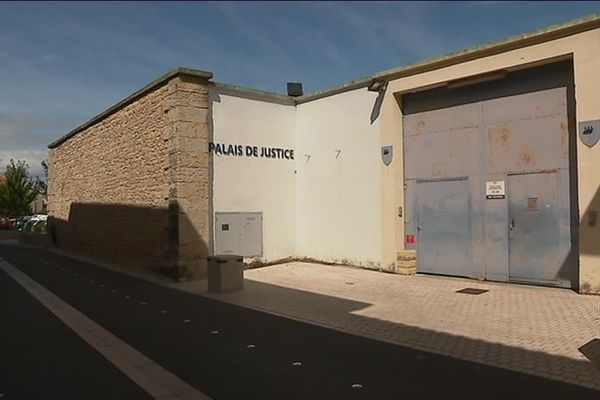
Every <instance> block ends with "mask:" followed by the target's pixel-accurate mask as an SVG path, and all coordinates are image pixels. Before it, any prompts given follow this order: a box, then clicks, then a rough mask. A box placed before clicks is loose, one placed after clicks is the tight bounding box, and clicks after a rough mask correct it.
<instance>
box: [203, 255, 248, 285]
mask: <svg viewBox="0 0 600 400" xmlns="http://www.w3.org/2000/svg"><path fill="white" fill-rule="evenodd" d="M243 288H244V259H243V258H242V256H234V255H222V256H212V257H209V258H208V291H209V292H217V293H223V292H230V291H234V290H242V289H243Z"/></svg>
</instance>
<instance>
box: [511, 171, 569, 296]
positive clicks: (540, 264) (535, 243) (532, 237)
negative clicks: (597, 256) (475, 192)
mask: <svg viewBox="0 0 600 400" xmlns="http://www.w3.org/2000/svg"><path fill="white" fill-rule="evenodd" d="M557 183H558V181H557V174H556V173H555V172H548V173H537V174H523V175H509V177H508V193H509V204H508V212H509V227H508V229H509V235H508V237H509V279H510V280H511V281H513V282H534V283H545V284H552V283H555V282H556V283H558V281H559V277H558V273H559V269H560V265H559V262H558V260H559V258H558V250H559V221H558V207H557V205H558V198H557V197H558V196H557V193H558V190H557V186H558V185H557Z"/></svg>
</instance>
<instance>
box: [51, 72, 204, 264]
mask: <svg viewBox="0 0 600 400" xmlns="http://www.w3.org/2000/svg"><path fill="white" fill-rule="evenodd" d="M206 85H207V82H206V81H204V82H202V81H199V80H197V79H195V78H186V77H175V78H173V79H172V80H170V81H169V82H165V83H164V84H163V85H160V86H159V87H157V88H155V89H153V90H151V91H150V92H148V93H146V94H144V95H143V96H142V97H140V98H138V99H136V100H134V101H133V102H132V103H130V104H129V105H127V106H125V107H123V108H121V109H119V110H118V111H115V112H114V113H112V114H110V115H108V116H107V117H106V118H104V119H102V120H100V121H99V122H97V123H95V124H93V125H92V126H90V127H88V128H87V129H85V130H83V131H81V132H79V133H77V134H76V135H74V136H73V137H71V138H70V139H68V140H66V141H65V142H63V143H62V144H60V145H58V146H57V147H56V148H52V149H50V151H49V160H48V161H49V178H48V185H49V188H48V190H49V193H48V213H49V215H50V217H51V221H52V224H53V226H54V227H55V228H54V229H55V232H56V235H55V236H56V239H57V244H58V246H60V247H63V248H66V249H68V250H72V251H75V252H79V253H83V254H86V255H90V256H93V257H97V258H100V259H104V260H107V261H111V262H118V263H122V264H128V265H132V266H138V267H143V268H151V269H160V268H173V267H180V268H179V269H184V270H186V273H187V274H190V275H195V274H202V273H203V271H202V268H203V265H204V264H205V261H204V264H202V262H201V261H198V260H197V258H199V256H200V255H201V254H202V255H204V256H205V255H206V251H205V250H204V251H202V246H200V247H198V246H196V248H195V249H190V243H192V242H193V243H194V244H195V243H198V242H200V243H201V242H202V241H204V240H205V238H206V237H207V236H208V235H207V226H208V222H207V221H208V194H207V193H206V184H205V185H204V187H203V186H202V184H201V182H202V181H203V180H205V181H207V177H208V157H207V155H206V154H205V153H203V151H202V150H200V149H203V147H202V146H201V145H202V144H203V141H204V142H206V138H207V124H206V117H207V105H206V104H207V102H206V96H207V91H206ZM190 149H198V150H190ZM51 230H52V229H51ZM204 247H206V246H204ZM199 249H200V250H199Z"/></svg>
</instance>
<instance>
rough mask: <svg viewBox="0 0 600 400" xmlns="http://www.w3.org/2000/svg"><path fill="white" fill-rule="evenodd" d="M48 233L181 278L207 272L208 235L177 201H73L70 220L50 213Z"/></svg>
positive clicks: (95, 253) (78, 249) (70, 247)
mask: <svg viewBox="0 0 600 400" xmlns="http://www.w3.org/2000/svg"><path fill="white" fill-rule="evenodd" d="M182 231H183V232H185V238H182V235H181V232H182ZM48 233H49V235H50V239H51V243H52V245H54V246H55V247H57V248H60V249H63V250H66V251H69V252H73V253H77V254H81V255H85V256H89V257H92V258H96V259H98V260H102V261H105V262H109V263H115V264H119V265H123V266H128V267H134V268H139V269H146V270H152V271H156V272H161V273H164V274H166V275H168V276H172V277H173V278H175V279H179V278H183V277H186V278H194V277H204V276H205V274H206V256H207V255H208V247H207V244H206V240H205V239H204V238H202V237H201V236H200V235H199V234H198V232H197V231H196V230H195V229H194V228H193V224H192V223H191V222H190V221H189V219H188V218H187V216H186V215H185V214H184V213H183V212H181V211H180V208H179V206H178V204H177V203H176V202H173V203H172V204H171V205H170V206H169V207H168V208H166V207H143V206H134V205H125V204H98V203H72V204H71V207H70V210H69V217H68V220H63V219H59V218H55V217H49V229H48ZM183 239H185V241H184V240H183ZM182 244H183V246H182Z"/></svg>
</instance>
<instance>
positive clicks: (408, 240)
mask: <svg viewBox="0 0 600 400" xmlns="http://www.w3.org/2000/svg"><path fill="white" fill-rule="evenodd" d="M414 242H415V235H406V243H414Z"/></svg>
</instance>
